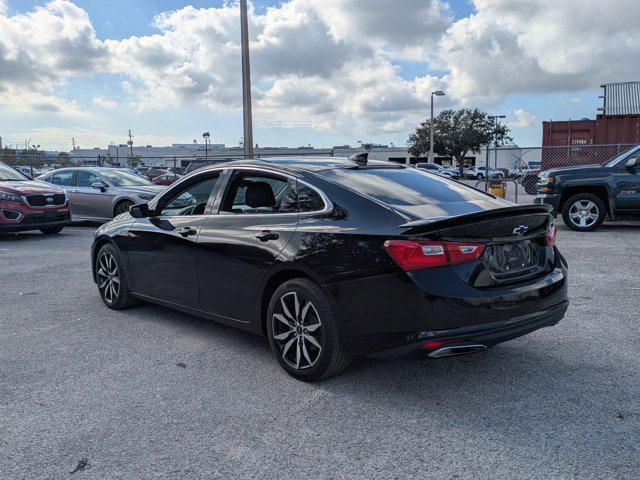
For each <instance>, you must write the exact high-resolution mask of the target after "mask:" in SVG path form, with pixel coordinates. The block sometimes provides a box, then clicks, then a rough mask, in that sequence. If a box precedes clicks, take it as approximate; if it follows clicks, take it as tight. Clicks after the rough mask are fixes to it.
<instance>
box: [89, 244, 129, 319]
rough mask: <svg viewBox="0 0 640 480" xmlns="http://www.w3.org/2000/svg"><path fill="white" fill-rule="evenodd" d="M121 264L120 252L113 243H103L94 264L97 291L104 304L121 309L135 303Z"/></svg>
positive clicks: (114, 308)
mask: <svg viewBox="0 0 640 480" xmlns="http://www.w3.org/2000/svg"><path fill="white" fill-rule="evenodd" d="M123 265H124V264H123V262H122V259H121V257H120V252H119V251H118V249H117V248H116V247H114V246H113V245H111V244H107V245H104V246H103V247H102V248H101V249H100V251H99V252H98V256H97V258H96V264H95V279H96V282H97V283H98V292H99V293H100V298H101V299H102V301H103V302H104V304H105V305H106V306H107V307H109V308H111V309H113V310H122V309H124V308H128V307H130V306H132V305H134V304H135V303H136V300H135V298H133V296H132V295H131V290H129V284H128V283H127V277H126V275H125V272H124V267H123Z"/></svg>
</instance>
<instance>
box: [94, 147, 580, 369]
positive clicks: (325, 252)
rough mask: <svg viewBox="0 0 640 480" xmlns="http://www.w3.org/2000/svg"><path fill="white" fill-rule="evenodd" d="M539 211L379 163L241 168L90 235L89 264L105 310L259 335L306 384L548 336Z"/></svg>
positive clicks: (552, 296)
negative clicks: (184, 315) (375, 360)
mask: <svg viewBox="0 0 640 480" xmlns="http://www.w3.org/2000/svg"><path fill="white" fill-rule="evenodd" d="M550 210H551V209H550V208H549V207H548V206H546V205H527V206H522V205H514V204H512V203H510V202H507V201H504V200H502V199H498V198H495V197H493V196H491V195H488V194H486V193H484V192H480V191H478V190H476V189H473V188H471V187H468V186H466V185H463V184H461V183H453V182H451V181H450V180H447V179H445V178H441V177H439V176H437V175H430V174H428V173H426V172H424V171H422V170H421V169H418V168H408V167H406V166H404V165H393V164H389V163H388V162H366V160H363V159H360V160H358V161H357V162H356V161H351V160H349V159H333V158H329V159H327V158H323V159H307V158H289V159H270V160H268V161H267V160H263V161H257V160H256V161H238V162H231V163H226V164H222V165H213V166H208V167H204V168H201V169H198V170H197V171H195V172H193V173H192V174H190V175H188V176H186V177H184V178H182V179H180V181H178V182H176V183H175V184H174V185H172V186H171V187H169V188H168V189H167V190H166V191H165V192H163V193H162V194H161V195H160V196H158V197H157V198H155V199H154V200H152V201H151V202H149V203H142V204H139V205H135V206H133V207H131V209H130V210H129V212H128V213H126V214H125V215H124V216H122V217H120V218H119V219H117V220H114V221H113V222H109V223H107V224H105V225H103V226H101V227H100V228H99V229H98V230H97V231H96V235H95V238H94V242H93V245H92V249H91V261H92V266H93V276H94V281H95V282H96V283H97V290H98V292H99V295H100V297H101V299H102V301H103V302H104V303H105V305H106V306H107V307H109V308H111V309H115V310H118V309H123V308H126V307H129V306H131V305H133V304H134V303H135V302H136V301H137V300H145V301H149V302H153V303H158V304H161V305H165V306H168V307H171V308H175V309H177V310H181V311H183V312H188V313H192V314H194V315H199V316H202V317H205V318H210V319H213V320H216V321H219V322H221V323H225V324H227V325H232V326H235V327H238V328H242V329H245V330H248V331H250V332H254V333H258V334H262V335H266V336H267V337H268V339H269V343H270V345H271V348H272V350H273V353H274V355H275V357H276V358H277V360H278V362H279V363H280V365H281V366H282V368H283V369H284V370H285V371H286V372H288V373H289V374H290V375H292V376H294V377H295V378H298V379H301V380H305V381H310V380H315V379H319V378H322V377H328V376H331V375H334V374H337V373H339V372H340V371H342V370H344V369H345V368H347V367H348V365H349V362H350V360H351V358H352V356H353V355H367V356H375V357H382V358H394V357H403V356H416V357H431V358H435V357H444V356H448V355H457V354H463V353H472V352H477V351H481V350H485V349H486V348H489V347H491V346H493V345H495V344H497V343H500V342H503V341H506V340H509V339H512V338H515V337H519V336H521V335H524V334H527V333H529V332H532V331H534V330H536V329H539V328H541V327H545V326H550V325H554V324H556V323H557V322H558V321H559V320H560V319H561V318H562V317H563V316H564V314H565V311H566V309H567V305H568V300H567V265H566V262H565V261H564V259H563V257H562V255H561V254H560V252H559V251H558V250H557V248H556V247H555V244H554V242H555V227H554V226H553V224H552V217H551V215H550V214H549V212H550Z"/></svg>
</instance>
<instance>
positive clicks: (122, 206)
mask: <svg viewBox="0 0 640 480" xmlns="http://www.w3.org/2000/svg"><path fill="white" fill-rule="evenodd" d="M132 205H133V202H130V201H128V200H124V201H122V202H120V203H118V204H117V205H116V208H114V210H113V216H114V217H117V216H118V215H120V214H121V213H125V212H128V211H129V207H131V206H132Z"/></svg>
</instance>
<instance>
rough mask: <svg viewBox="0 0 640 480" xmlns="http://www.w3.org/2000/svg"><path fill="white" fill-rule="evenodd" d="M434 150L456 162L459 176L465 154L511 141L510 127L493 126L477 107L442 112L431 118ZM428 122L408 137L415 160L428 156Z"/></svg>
mask: <svg viewBox="0 0 640 480" xmlns="http://www.w3.org/2000/svg"><path fill="white" fill-rule="evenodd" d="M433 124H434V127H435V130H434V139H433V151H434V153H436V154H438V155H442V156H447V157H452V158H454V159H455V160H456V162H457V163H458V168H459V169H460V174H461V175H462V167H463V163H464V158H465V157H466V156H467V154H468V153H470V152H472V153H479V152H480V149H481V148H482V147H483V146H485V145H488V144H491V145H493V144H497V145H504V144H505V143H510V142H512V141H513V139H512V138H511V137H510V136H509V131H510V130H509V127H507V126H506V125H503V124H496V123H495V121H494V119H493V118H491V117H489V115H488V114H486V113H485V112H482V111H480V110H479V109H477V108H474V109H469V108H462V109H459V110H443V111H442V112H440V114H439V115H438V116H437V117H436V118H434V120H433ZM430 127H431V121H430V120H429V119H427V120H425V121H424V122H422V123H421V124H420V126H419V127H418V128H417V129H416V131H415V132H413V133H412V134H411V135H410V136H409V152H410V153H411V155H413V156H415V157H420V156H424V155H428V153H429V143H430V141H429V140H430V139H429V135H430Z"/></svg>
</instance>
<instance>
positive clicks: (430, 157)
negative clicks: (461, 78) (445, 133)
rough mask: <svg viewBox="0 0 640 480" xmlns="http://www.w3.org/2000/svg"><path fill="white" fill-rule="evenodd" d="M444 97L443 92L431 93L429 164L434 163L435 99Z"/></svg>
mask: <svg viewBox="0 0 640 480" xmlns="http://www.w3.org/2000/svg"><path fill="white" fill-rule="evenodd" d="M434 95H435V96H437V97H444V96H445V93H444V92H443V91H442V90H436V91H435V92H431V123H430V124H429V163H433V97H434Z"/></svg>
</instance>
